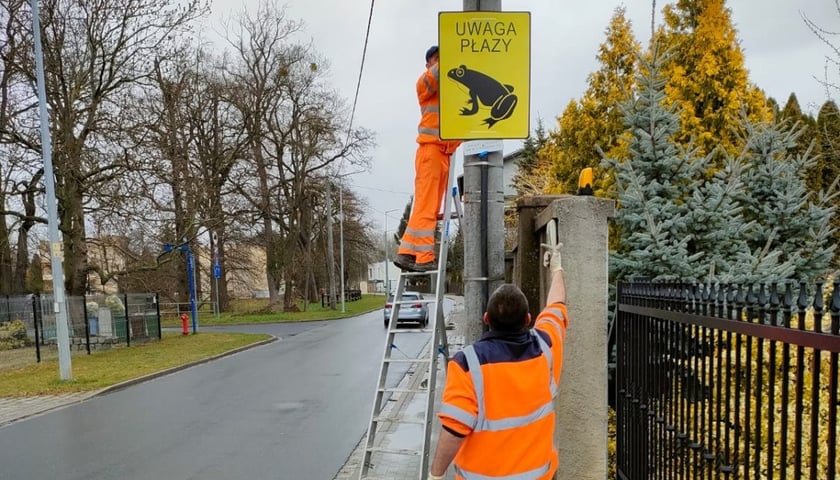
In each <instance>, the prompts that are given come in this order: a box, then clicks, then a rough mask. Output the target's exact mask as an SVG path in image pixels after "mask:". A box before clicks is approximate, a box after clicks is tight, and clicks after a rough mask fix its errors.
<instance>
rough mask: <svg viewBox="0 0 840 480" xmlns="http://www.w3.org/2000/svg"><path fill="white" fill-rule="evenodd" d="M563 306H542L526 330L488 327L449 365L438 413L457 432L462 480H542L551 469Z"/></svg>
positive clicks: (554, 458)
mask: <svg viewBox="0 0 840 480" xmlns="http://www.w3.org/2000/svg"><path fill="white" fill-rule="evenodd" d="M566 318H567V314H566V307H565V306H564V305H562V304H552V305H549V306H548V307H547V308H546V309H545V310H543V312H542V313H540V315H539V317H537V321H536V322H535V324H534V328H533V329H532V330H529V331H527V332H522V333H518V334H505V333H500V332H492V331H491V332H488V333H486V334H485V335H484V336H483V337H482V339H481V340H479V341H478V342H476V343H475V344H474V345H471V346H468V347H466V348H465V349H464V350H463V351H461V352H458V353H457V354H455V356H454V357H453V358H452V360H451V361H450V362H449V365H448V368H447V380H446V387H445V388H444V392H443V402H442V405H441V408H440V412H439V413H438V416H439V417H440V420H441V423H442V424H443V426H444V427H446V428H447V429H449V430H451V431H453V432H456V433H458V434H461V435H464V436H465V439H464V442H463V443H462V445H461V448H460V450H459V451H458V454H457V455H456V457H455V461H454V463H455V473H456V474H457V478H459V479H464V480H484V479H506V480H542V479H549V478H552V477H553V475H554V472H555V471H556V470H557V451H556V450H555V448H554V444H553V441H554V398H555V397H556V395H557V385H558V383H559V381H560V372H561V370H562V366H563V341H564V337H565V334H566V326H567V321H566Z"/></svg>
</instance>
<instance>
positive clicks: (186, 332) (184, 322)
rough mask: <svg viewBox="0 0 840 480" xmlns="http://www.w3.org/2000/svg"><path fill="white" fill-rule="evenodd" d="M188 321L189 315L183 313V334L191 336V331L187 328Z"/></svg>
mask: <svg viewBox="0 0 840 480" xmlns="http://www.w3.org/2000/svg"><path fill="white" fill-rule="evenodd" d="M187 320H189V317H187V314H186V313H182V314H181V333H182V334H184V335H189V333H190V329H189V327H188V326H187Z"/></svg>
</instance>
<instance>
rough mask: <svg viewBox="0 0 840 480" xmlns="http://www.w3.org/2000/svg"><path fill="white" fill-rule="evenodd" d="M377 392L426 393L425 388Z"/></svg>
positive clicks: (381, 390) (391, 389) (392, 389)
mask: <svg viewBox="0 0 840 480" xmlns="http://www.w3.org/2000/svg"><path fill="white" fill-rule="evenodd" d="M377 391H379V392H383V393H384V392H391V393H426V392H428V390H426V389H425V388H379V389H377Z"/></svg>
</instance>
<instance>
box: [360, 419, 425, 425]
mask: <svg viewBox="0 0 840 480" xmlns="http://www.w3.org/2000/svg"><path fill="white" fill-rule="evenodd" d="M373 421H374V422H376V423H408V424H412V425H423V424H425V423H426V422H424V421H423V420H417V419H414V418H400V417H374V418H373Z"/></svg>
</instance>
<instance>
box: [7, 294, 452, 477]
mask: <svg viewBox="0 0 840 480" xmlns="http://www.w3.org/2000/svg"><path fill="white" fill-rule="evenodd" d="M451 303H452V302H449V301H447V302H446V306H447V310H448V307H450V305H451ZM206 329H207V330H211V328H206ZM225 330H238V331H256V332H266V333H271V334H273V335H276V336H277V337H279V338H281V340H280V341H277V342H274V343H271V344H269V345H265V346H261V347H257V348H254V349H251V350H247V351H244V352H241V353H239V354H236V355H232V356H229V357H225V358H223V359H220V360H217V361H214V362H210V363H205V364H202V365H198V366H195V367H192V368H188V369H186V370H182V371H180V372H177V373H174V374H172V375H167V376H165V377H161V378H158V379H155V380H152V381H149V382H146V383H143V384H139V385H136V386H133V387H129V388H127V389H124V390H121V391H118V392H114V393H111V394H107V395H103V396H99V397H95V398H92V399H90V400H88V401H85V402H83V403H80V404H77V405H73V406H70V407H67V408H63V409H60V410H56V411H53V412H50V413H47V414H45V415H41V416H37V417H34V418H31V419H28V420H23V421H20V422H16V423H12V424H10V425H8V426H6V427H3V428H0V479H2V480H24V479H27V480H28V479H47V478H56V479H62V480H82V479H85V480H88V479H121V480H139V479H155V480H158V479H167V480H170V479H171V480H189V479H195V480H214V479H219V480H234V479H248V480H257V479H280V480H285V479H289V480H293V479H306V480H330V479H332V478H333V477H334V475H335V474H336V472H338V470H339V469H340V468H341V467H342V465H343V464H344V463H345V461H346V460H347V457H348V456H349V455H350V453H351V452H352V450H353V448H354V447H355V446H356V444H357V443H358V441H359V440H360V439H361V437H362V436H363V435H364V432H365V430H366V428H367V422H368V419H369V416H370V411H371V402H372V399H373V388H374V385H375V383H376V378H377V375H378V373H379V361H380V357H381V355H382V348H383V340H384V337H385V330H384V329H383V326H382V311H381V310H379V311H376V312H372V313H369V314H366V315H362V316H359V317H355V318H351V319H344V320H336V321H327V322H307V323H297V324H276V325H261V326H253V327H247V326H240V327H229V328H225ZM404 337H413V338H415V340H413V341H408V340H406V341H405V342H404V344H403V345H399V348H400V349H401V350H402V351H403V352H405V353H406V354H408V355H412V356H416V355H418V354H419V352H420V349H421V348H422V344H421V343H422V342H421V341H420V340H421V339H420V338H419V337H423V336H422V335H417V336H415V335H405V336H404ZM404 370H405V367H403V369H402V373H404ZM400 378H401V372H398V371H395V372H394V374H393V375H391V376H390V377H389V379H390V381H389V383H391V384H396V383H397V382H398V381H399V379H400Z"/></svg>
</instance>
